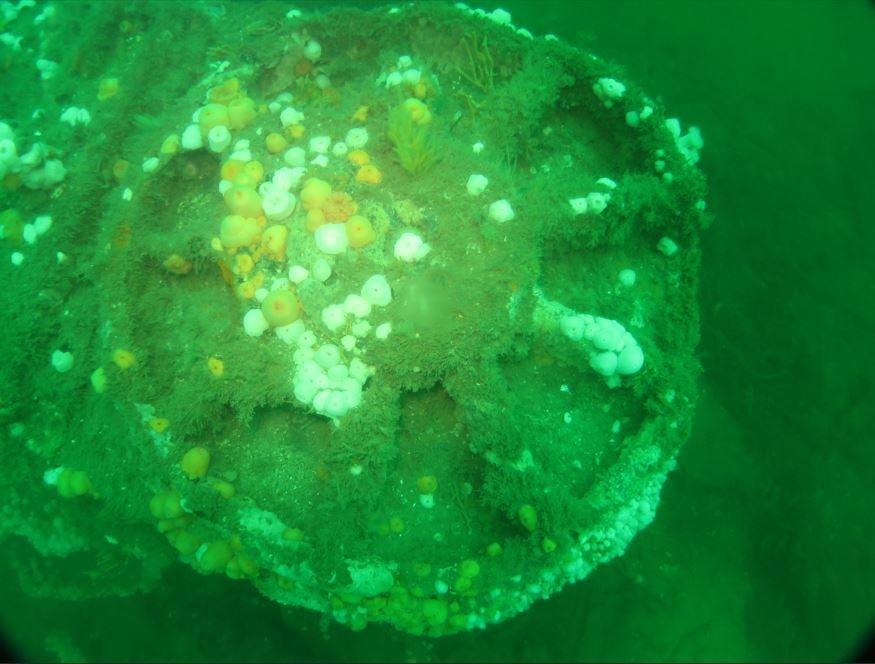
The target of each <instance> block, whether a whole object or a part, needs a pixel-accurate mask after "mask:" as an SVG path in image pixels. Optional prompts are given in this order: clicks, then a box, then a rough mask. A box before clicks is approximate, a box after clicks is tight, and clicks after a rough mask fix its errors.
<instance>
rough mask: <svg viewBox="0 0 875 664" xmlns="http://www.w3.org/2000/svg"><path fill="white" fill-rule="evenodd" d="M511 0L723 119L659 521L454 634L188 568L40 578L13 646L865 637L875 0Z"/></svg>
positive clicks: (844, 643)
mask: <svg viewBox="0 0 875 664" xmlns="http://www.w3.org/2000/svg"><path fill="white" fill-rule="evenodd" d="M57 4H58V10H59V11H65V10H68V9H70V7H71V4H70V3H57ZM208 6H209V7H210V8H215V7H218V6H219V3H211V4H210V5H208ZM501 6H502V7H504V8H506V9H507V10H509V11H510V12H511V13H512V14H513V17H514V22H515V23H516V24H517V25H519V26H524V27H526V28H528V29H529V30H531V31H532V32H533V33H535V34H536V35H540V34H544V33H548V32H552V33H555V34H556V35H558V36H559V37H560V38H561V39H564V40H566V41H568V42H569V43H572V44H574V45H577V46H580V47H581V48H583V49H586V50H591V51H593V52H595V53H598V54H599V55H600V56H602V57H603V58H605V59H607V60H609V61H613V62H616V63H619V64H621V65H622V66H624V67H625V68H626V71H627V72H628V78H629V80H634V81H635V82H636V83H637V84H639V85H641V86H642V87H643V88H644V89H645V90H647V91H648V92H649V93H650V94H652V95H655V96H656V97H657V98H658V101H659V102H660V103H662V104H664V105H665V106H666V107H667V108H668V109H669V110H670V112H671V113H674V114H677V115H678V116H680V117H681V119H682V120H683V121H684V122H685V123H691V124H696V125H698V126H699V127H701V128H702V130H703V133H704V135H705V141H706V144H705V149H704V151H703V157H702V161H701V162H700V163H699V166H700V167H701V169H702V171H703V172H704V173H705V175H706V178H707V181H708V186H709V191H708V195H707V200H708V209H709V211H710V212H711V213H712V214H713V215H714V223H713V224H712V225H711V226H710V227H709V228H708V229H707V230H706V231H705V232H704V233H703V234H702V243H701V250H702V258H701V279H700V283H699V291H698V302H699V308H700V316H701V343H700V347H699V351H698V353H699V357H700V359H701V362H702V365H703V367H704V372H703V374H702V376H701V378H700V389H701V395H700V399H699V403H698V407H697V410H696V415H695V420H694V425H693V433H692V436H691V438H690V440H689V441H688V442H687V443H686V444H685V446H684V447H683V449H682V451H681V453H680V455H679V457H678V466H677V469H676V470H675V471H674V472H672V473H671V474H670V475H669V478H668V481H667V482H666V484H665V486H664V488H663V491H662V501H661V503H660V506H659V509H658V512H657V517H656V519H655V520H654V522H653V523H652V524H651V525H650V526H648V527H647V528H646V529H644V530H643V531H642V532H641V533H640V534H638V535H637V536H636V538H635V539H634V540H633V541H632V543H631V545H630V546H629V547H628V549H627V550H626V552H625V554H624V555H622V556H621V557H619V558H616V559H614V560H613V561H611V562H609V563H606V564H604V565H602V566H600V567H598V568H597V569H596V570H594V571H593V572H592V574H591V575H590V576H589V577H588V578H587V579H585V580H584V581H582V582H580V583H579V584H577V585H574V586H571V587H567V588H565V589H564V590H563V591H562V592H560V593H558V594H557V595H555V596H553V597H552V598H550V599H549V600H547V601H539V602H536V603H535V604H534V605H533V606H532V607H531V608H530V609H528V610H527V611H525V612H524V613H522V614H520V615H519V616H516V617H514V618H512V619H510V620H508V621H506V622H503V623H501V624H498V625H495V626H491V627H489V628H487V630H486V631H479V630H478V631H474V632H472V633H468V634H461V635H453V636H446V637H442V638H440V639H426V638H423V637H414V636H408V635H405V634H403V633H401V632H398V631H396V630H394V629H393V628H391V627H388V626H385V625H371V626H368V627H367V628H365V629H364V631H361V632H355V633H353V632H350V631H349V630H348V629H347V628H346V627H343V626H340V625H337V624H335V623H333V622H329V621H325V620H321V619H320V616H319V614H317V613H314V612H311V611H307V610H304V609H291V608H282V607H280V606H278V605H276V604H274V603H272V602H270V601H268V600H266V599H265V598H264V597H263V596H262V595H261V594H259V593H258V592H256V590H255V589H253V588H252V587H251V586H250V585H248V584H246V583H230V582H229V581H228V579H226V578H224V577H222V576H203V575H201V574H198V573H196V572H195V571H193V570H192V569H190V568H189V567H187V566H184V565H172V566H169V567H168V568H167V569H166V571H165V572H164V576H163V579H162V581H161V582H160V583H159V584H158V585H157V586H155V587H154V588H152V589H151V590H150V591H149V592H148V593H146V594H134V595H132V596H130V597H123V598H118V597H106V598H99V599H89V600H84V601H74V600H72V599H57V598H41V597H30V596H27V595H25V594H24V593H23V592H22V591H21V590H20V589H18V587H17V584H16V583H10V584H8V585H7V584H3V590H2V591H0V597H2V600H3V601H2V603H0V620H2V625H3V634H4V636H5V637H6V640H7V641H8V643H9V646H10V648H11V649H12V652H13V654H14V655H13V656H18V657H22V658H25V659H31V660H51V661H92V660H128V659H130V660H174V661H175V660H184V661H199V660H222V661H232V660H233V661H237V660H249V661H254V660H325V659H341V660H392V661H429V660H454V661H455V660H463V661H464V660H467V661H470V660H478V661H507V660H558V661H590V660H592V661H605V660H609V661H642V660H659V661H665V660H673V661H674V660H681V661H715V660H717V661H725V660H732V661H762V660H767V661H788V660H792V661H798V660H804V661H807V660H830V661H837V660H844V659H848V658H849V657H851V656H852V654H853V653H855V652H857V651H858V649H859V648H860V647H861V643H862V639H863V638H864V636H865V635H866V634H867V631H868V630H869V629H870V628H871V627H872V623H873V620H875V565H873V562H875V561H873V555H872V537H871V523H872V520H873V517H875V489H873V483H872V479H871V478H872V476H873V469H875V458H873V457H875V448H873V446H872V438H873V436H872V431H873V427H875V417H873V396H875V387H873V380H872V377H871V369H870V367H871V360H872V359H873V358H872V356H873V353H872V352H871V339H872V338H873V331H875V330H873V328H875V324H873V319H872V313H871V305H870V304H869V302H870V301H875V286H873V284H875V279H873V277H875V275H873V264H875V260H873V252H872V249H873V247H875V237H873V236H875V230H873V227H872V224H871V221H872V219H875V188H873V187H872V184H873V183H875V161H873V159H872V154H873V150H875V129H873V128H872V125H871V122H870V119H871V116H872V113H871V109H872V107H873V104H875V77H873V75H872V72H871V62H873V61H875V12H873V9H872V5H871V4H870V3H866V2H862V1H860V2H851V1H850V0H848V1H847V2H838V1H837V2H808V1H804V2H767V3H757V4H754V3H752V2H750V3H749V2H708V3H703V2H692V1H680V0H677V1H673V2H643V1H641V2H628V1H617V0H614V1H612V2H575V3H572V2H546V3H539V4H538V5H537V7H536V6H534V5H532V4H529V3H526V2H506V3H503V4H502V5H501ZM493 7H494V5H493V4H492V3H490V4H489V5H486V6H485V7H484V8H485V9H487V10H491V9H492V8H493ZM31 11H32V10H31ZM146 34H149V33H146ZM190 38H191V39H193V40H196V39H197V38H198V36H197V35H196V34H194V35H191V37H190ZM0 48H3V47H0ZM2 53H3V52H2V51H0V54H2ZM2 75H3V76H6V73H3V74H2ZM167 75H168V77H172V75H173V74H172V73H168V74H167ZM20 80H21V79H18V78H16V81H17V82H18V81H20ZM19 85H21V83H19ZM0 99H2V102H0V104H2V105H0V116H4V117H5V116H10V115H19V110H20V106H9V105H10V104H21V103H28V104H29V103H36V102H35V101H33V100H34V99H35V95H34V93H33V91H32V90H27V89H22V90H21V91H20V96H18V97H16V96H15V95H13V94H10V91H9V90H8V89H6V90H4V91H3V94H2V97H0ZM58 103H61V104H65V103H66V102H65V101H59V102H58ZM13 108H14V109H15V110H12V109H13ZM5 206H6V205H5V203H4V205H3V207H5ZM6 253H8V251H7V252H6ZM4 260H6V258H5V254H4ZM6 315H7V316H14V315H15V313H14V312H7V313H6ZM15 347H16V348H20V347H21V345H20V344H16V345H15ZM20 396H21V398H22V399H26V398H28V395H26V394H22V395H20ZM65 396H66V395H63V394H59V395H57V398H58V399H59V400H63V399H65ZM4 435H5V434H4ZM109 435H111V432H109ZM11 444H12V443H11V441H8V440H6V439H4V446H5V447H4V455H5V454H11V452H10V451H9V450H11V449H12V448H11ZM3 458H4V465H5V463H6V461H5V460H6V459H8V457H6V456H4V457H3ZM9 467H12V465H11V462H10V466H9ZM867 477H869V479H868V480H867V479H866V478H867ZM8 542H9V541H7V542H6V543H5V544H4V547H3V548H2V549H0V565H2V567H3V568H4V570H5V572H4V576H6V578H7V579H10V580H13V579H15V575H14V573H13V571H12V569H13V568H14V567H16V565H13V561H12V560H10V558H12V557H14V556H16V555H19V556H21V555H24V554H23V552H25V551H26V549H24V548H22V547H21V546H20V545H19V544H18V540H16V542H15V545H14V546H13V545H12V544H9V543H8ZM15 562H18V563H21V562H22V561H21V560H18V561H15Z"/></svg>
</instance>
